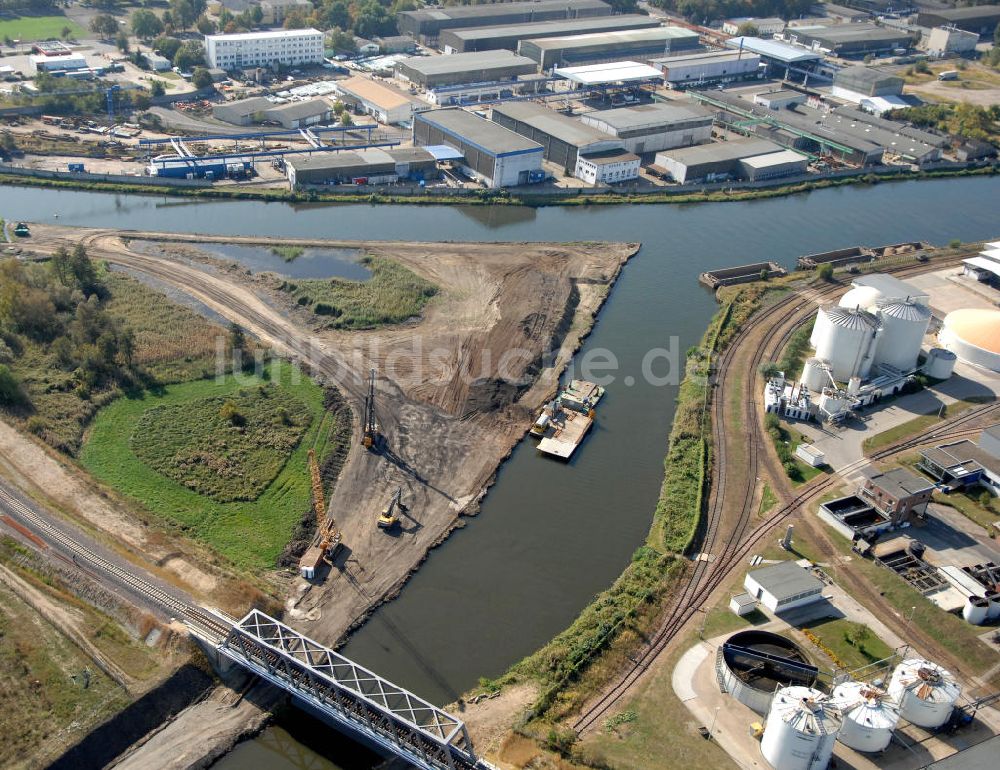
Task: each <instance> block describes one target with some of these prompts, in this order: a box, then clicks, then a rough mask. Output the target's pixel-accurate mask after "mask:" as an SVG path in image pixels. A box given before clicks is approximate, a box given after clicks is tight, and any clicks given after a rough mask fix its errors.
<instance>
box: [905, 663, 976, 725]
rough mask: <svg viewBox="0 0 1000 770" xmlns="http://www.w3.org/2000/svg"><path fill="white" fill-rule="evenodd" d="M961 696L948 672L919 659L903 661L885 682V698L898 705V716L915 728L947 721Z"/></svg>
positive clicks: (957, 686) (956, 684)
mask: <svg viewBox="0 0 1000 770" xmlns="http://www.w3.org/2000/svg"><path fill="white" fill-rule="evenodd" d="M961 693H962V688H961V687H959V685H958V683H957V682H956V681H955V679H954V677H952V675H951V674H950V673H949V672H948V671H946V670H945V669H943V668H941V666H939V665H937V664H936V663H930V662H929V661H926V660H923V659H921V658H913V659H911V660H904V661H903V662H902V663H900V664H899V665H898V666H896V670H895V671H893V672H892V679H890V680H889V696H890V697H892V698H894V699H895V700H896V701H897V702H898V703H899V714H900V716H901V717H903V719H905V720H907V721H908V722H912V723H913V724H915V725H917V726H918V727H929V728H934V727H940V726H941V725H943V724H944V723H945V722H947V721H948V718H949V717H950V716H951V712H952V709H953V708H954V707H955V701H956V700H958V696H959V695H960V694H961Z"/></svg>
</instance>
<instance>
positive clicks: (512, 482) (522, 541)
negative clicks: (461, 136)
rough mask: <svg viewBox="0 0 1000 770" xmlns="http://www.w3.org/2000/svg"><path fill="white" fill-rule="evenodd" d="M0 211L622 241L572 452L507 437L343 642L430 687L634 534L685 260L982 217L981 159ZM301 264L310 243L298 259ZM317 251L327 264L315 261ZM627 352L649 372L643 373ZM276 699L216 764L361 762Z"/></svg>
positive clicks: (294, 230) (646, 515)
mask: <svg viewBox="0 0 1000 770" xmlns="http://www.w3.org/2000/svg"><path fill="white" fill-rule="evenodd" d="M56 215H58V217H57V218H56ZM0 216H3V217H4V218H6V219H8V220H16V219H27V220H29V221H52V222H56V223H59V224H67V225H85V226H108V227H120V228H134V229H150V230H166V231H176V232H200V233H211V234H221V235H228V234H231V235H261V236H275V237H278V236H297V237H324V238H344V239H405V240H426V241H436V240H456V241H460V240H475V241H528V240H542V241H544V240H552V241H566V240H590V241H598V240H635V241H641V242H642V244H643V246H642V249H641V250H640V252H639V253H638V255H637V256H636V257H634V258H633V260H632V261H631V262H630V263H629V264H628V266H627V267H626V268H625V269H624V271H623V272H622V275H621V277H620V279H619V281H618V283H617V285H616V286H615V288H614V290H613V291H612V293H611V296H610V298H609V300H608V303H607V304H606V306H605V308H604V310H603V311H602V313H601V315H600V318H599V320H598V322H597V324H596V325H595V327H594V330H593V333H592V334H591V336H590V337H589V338H588V339H587V341H586V343H585V346H584V348H583V350H582V351H581V353H580V355H579V356H578V357H577V362H576V365H577V367H578V371H580V369H579V365H580V362H581V361H582V360H583V359H584V358H590V357H592V356H594V355H596V353H597V352H599V351H604V352H603V353H602V355H603V356H605V358H604V360H608V356H610V357H611V359H612V360H614V361H615V362H616V366H615V368H614V371H613V372H612V374H613V376H614V381H613V382H612V383H611V384H610V385H609V387H608V395H607V396H606V400H605V401H604V402H602V404H601V407H600V409H599V413H598V420H597V425H596V426H595V430H594V431H593V432H592V434H591V435H590V436H589V437H588V438H587V441H586V442H585V444H584V445H583V447H581V450H580V452H578V453H577V457H575V458H574V460H573V462H572V463H569V464H566V465H561V464H557V463H553V462H549V461H545V460H543V459H541V458H539V457H537V455H536V453H535V452H534V448H533V445H531V444H529V443H527V442H525V443H522V444H521V445H520V446H519V447H518V448H517V449H516V450H515V452H514V454H513V456H512V457H511V458H510V460H508V461H507V462H506V463H505V464H504V466H503V467H502V468H501V469H500V472H499V474H498V477H497V482H496V484H495V485H494V486H493V487H492V489H491V490H490V492H489V494H488V495H487V497H486V499H485V500H484V503H483V506H482V510H481V512H480V515H479V516H477V517H474V518H472V519H469V520H468V523H467V526H466V527H465V528H463V529H461V530H459V531H457V532H455V533H454V534H453V535H452V536H451V537H450V538H449V539H448V540H447V541H446V542H445V543H444V544H443V545H442V546H440V547H439V548H437V549H436V550H434V551H433V552H432V553H431V555H430V557H429V558H428V560H427V562H426V563H425V564H424V565H423V566H422V567H421V569H420V571H419V572H418V573H417V574H416V575H415V576H414V577H413V578H412V579H411V580H410V581H409V583H408V584H407V585H406V587H405V588H404V589H403V591H402V593H401V595H400V596H399V597H398V598H397V599H396V600H394V601H393V602H392V603H390V604H388V605H386V606H385V607H383V608H382V609H380V610H379V611H377V612H376V613H375V614H374V615H373V616H372V618H371V619H370V620H369V621H368V623H367V624H366V625H365V626H364V627H363V628H362V629H361V630H360V631H358V632H357V633H356V634H355V635H354V636H353V637H352V638H351V640H350V641H349V642H348V644H347V645H346V649H345V653H346V654H347V655H349V656H351V657H352V658H354V659H356V660H358V661H359V662H360V663H362V664H364V665H367V666H369V667H371V668H373V669H374V670H376V671H378V672H379V673H381V674H383V675H385V676H387V677H388V678H390V679H392V680H394V681H396V682H397V683H399V684H402V685H404V686H406V687H408V688H410V689H412V690H413V691H414V692H416V693H418V694H420V695H422V696H423V697H426V698H428V699H429V700H431V701H433V702H435V703H438V704H446V703H448V702H449V701H452V700H454V699H455V697H457V695H458V694H459V693H461V692H463V691H464V690H466V689H468V688H469V687H471V686H473V685H474V684H475V683H476V681H477V679H478V678H479V677H483V676H485V677H492V676H496V675H498V674H500V673H502V672H503V671H504V670H505V669H506V668H507V667H508V666H509V665H511V664H512V663H514V662H515V661H517V660H519V659H520V658H522V657H523V656H525V655H527V654H529V653H531V652H532V651H533V650H535V649H537V648H538V647H539V646H540V645H541V644H543V643H544V642H545V640H547V639H549V638H551V637H552V636H553V635H554V634H556V633H558V632H559V631H560V630H562V629H563V628H565V627H566V626H567V625H568V624H569V623H570V622H571V621H572V619H573V618H574V617H575V616H576V614H577V613H578V612H579V610H580V609H581V608H582V607H583V606H584V605H585V604H586V603H587V602H588V601H589V600H590V599H591V598H592V597H593V596H594V595H595V594H596V593H597V592H599V591H600V590H601V589H602V588H604V587H606V586H607V585H608V584H610V582H611V581H612V580H613V579H614V577H615V576H616V575H617V574H618V573H619V572H620V571H621V569H622V568H623V567H624V565H625V564H626V563H627V562H628V559H629V557H630V555H631V553H632V552H633V551H634V549H635V548H636V547H637V546H638V545H640V544H641V542H642V539H643V537H644V535H645V533H646V530H647V528H648V525H649V521H650V517H651V513H652V510H653V507H654V505H655V501H656V497H657V494H658V491H659V485H660V481H661V478H662V458H663V455H664V450H665V445H666V437H667V434H668V432H669V426H670V420H671V417H672V414H673V400H674V397H675V395H676V384H670V383H671V382H673V383H676V377H672V376H671V374H677V372H676V370H675V371H674V372H673V373H672V372H671V371H670V369H671V363H672V362H677V364H679V363H680V362H682V361H683V358H684V352H685V351H686V350H687V348H688V347H690V346H691V345H693V344H695V343H696V342H697V340H698V338H699V337H700V335H701V332H702V330H703V329H704V327H705V325H706V323H707V321H708V319H709V317H710V316H711V314H712V313H713V312H714V308H715V303H714V301H713V299H712V296H711V294H709V293H708V292H707V291H705V290H703V289H701V287H700V286H699V285H698V283H697V277H698V274H699V273H700V272H701V271H703V270H706V269H711V268H716V267H724V266H730V265H735V264H740V263H745V262H755V261H761V260H768V259H771V260H775V261H778V262H780V263H783V264H785V265H786V266H789V267H790V266H792V265H793V264H794V258H795V257H796V256H798V255H801V254H806V253H810V252H817V251H823V250H826V249H834V248H839V247H843V246H850V245H854V244H859V243H860V244H866V245H881V244H887V243H895V242H900V241H910V240H927V241H931V242H932V243H936V244H943V243H947V242H948V241H949V240H951V239H952V238H960V239H962V240H974V239H983V238H995V237H1000V178H974V179H952V180H937V181H927V182H905V183H898V184H895V183H894V184H885V183H883V184H879V185H875V186H870V187H850V188H835V189H829V190H820V191H815V192H811V193H807V194H804V195H799V196H795V197H789V198H775V199H770V200H761V201H748V202H744V203H720V204H694V205H685V206H654V205H635V206H619V207H602V206H598V207H591V208H583V207H581V208H573V207H568V208H559V207H554V208H543V209H528V208H514V207H499V206H498V207H461V206H456V207H417V206H367V205H350V206H328V205H306V206H294V205H289V204H280V203H257V202H248V201H232V202H230V201H219V202H206V201H189V200H177V199H169V198H160V197H155V196H149V197H147V196H127V195H109V194H101V193H85V192H71V191H46V190H36V189H18V190H14V189H11V188H2V189H0ZM227 256H230V257H232V258H234V259H239V258H240V257H239V255H238V253H235V252H230V253H228V254H227ZM258 256H259V255H258ZM331 258H332V259H334V258H335V259H337V260H341V261H343V259H344V255H339V254H338V255H332V257H331ZM292 264H294V263H292ZM321 264H322V258H321V257H317V258H314V259H311V260H310V271H311V272H313V271H315V270H316V267H317V265H321ZM248 266H251V265H249V264H248ZM279 267H280V266H279ZM257 269H260V267H259V266H258V267H257ZM337 269H342V268H337V267H336V266H335V265H333V264H331V265H330V271H331V272H330V274H339V273H337V272H336V271H337ZM320 272H321V271H320ZM655 349H658V352H656V350H655ZM651 351H654V352H653V353H651ZM644 362H645V363H646V364H647V365H649V366H647V368H649V369H650V372H651V374H652V375H653V377H655V378H657V379H659V380H663V381H666V382H667V384H662V383H661V382H652V381H650V378H649V377H647V376H644V374H643V368H644V367H643V365H644ZM650 362H652V363H651V365H650ZM290 713H291V714H292V716H286V717H284V718H283V720H282V721H281V722H280V725H279V726H278V727H276V728H274V729H273V730H271V731H268V732H266V733H265V734H264V735H263V736H261V738H259V739H258V740H256V741H251V742H249V743H247V744H244V745H243V746H241V747H240V748H239V749H238V750H237V751H235V752H233V753H232V754H231V755H230V756H229V757H227V758H225V759H223V760H222V761H221V762H220V763H219V764H218V766H219V767H223V768H227V770H229V769H230V768H244V767H250V768H265V767H267V768H291V767H302V766H306V765H308V766H311V767H312V766H315V767H324V766H325V767H335V766H342V767H345V768H352V770H353V769H355V768H367V767H371V766H372V762H373V761H374V760H371V761H370V760H369V759H367V758H366V757H367V755H364V754H363V752H362V753H360V754H358V753H354V752H352V751H349V750H346V749H345V748H344V744H343V743H342V742H339V741H338V742H335V743H334V742H331V741H330V740H329V739H328V738H327V737H325V736H326V735H327V731H326V730H325V729H323V728H320V727H318V726H317V725H315V723H313V722H311V721H310V720H308V718H306V717H305V716H301V717H300V716H299V715H298V712H290ZM303 744H305V745H303ZM324 762H327V763H329V762H334V763H338V764H336V765H334V764H323V763H324Z"/></svg>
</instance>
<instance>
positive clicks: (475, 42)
mask: <svg viewBox="0 0 1000 770" xmlns="http://www.w3.org/2000/svg"><path fill="white" fill-rule="evenodd" d="M659 26H660V24H659V22H657V21H656V20H655V19H651V18H650V17H649V16H641V15H620V16H595V17H591V18H584V19H569V20H566V21H542V22H538V23H536V24H512V25H510V26H501V27H471V28H468V29H455V30H448V31H446V32H443V33H442V34H441V40H440V44H441V48H442V49H443V50H444V52H445V53H446V54H452V53H466V52H468V51H490V50H494V49H497V48H506V49H508V50H510V51H516V50H517V46H518V43H520V42H521V41H522V40H534V39H541V38H546V37H563V36H567V35H583V34H588V33H597V32H614V31H617V30H626V29H652V28H654V27H659Z"/></svg>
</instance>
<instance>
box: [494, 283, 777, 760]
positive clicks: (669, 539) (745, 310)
mask: <svg viewBox="0 0 1000 770" xmlns="http://www.w3.org/2000/svg"><path fill="white" fill-rule="evenodd" d="M774 288H776V287H774V286H771V285H768V284H763V283H757V284H750V285H747V286H741V287H734V288H733V289H725V290H723V291H721V292H720V294H719V299H720V301H721V302H722V307H721V308H720V309H719V311H718V312H717V313H716V314H715V316H714V317H713V319H712V321H711V323H710V324H709V327H708V329H707V330H706V332H705V334H704V336H703V338H702V341H701V344H700V345H699V346H698V347H696V348H692V349H691V350H690V351H688V355H687V365H686V374H685V378H684V381H683V383H682V384H681V387H680V389H679V392H678V396H677V405H676V411H675V414H674V420H673V426H672V428H671V432H670V438H669V441H668V448H667V453H666V458H665V460H664V479H663V484H662V487H661V490H660V495H659V498H658V500H657V505H656V508H655V510H654V512H653V521H652V524H651V527H650V530H649V533H648V535H647V538H646V543H645V544H644V545H643V546H642V547H640V548H639V549H637V550H636V552H635V554H633V557H632V560H631V562H630V563H629V565H628V566H627V567H626V569H625V570H624V572H623V573H622V574H621V575H620V576H619V577H618V579H617V580H616V581H615V583H614V584H613V585H612V586H611V587H610V588H609V589H608V590H606V591H604V592H602V593H601V594H599V595H598V596H597V597H596V599H595V600H594V601H593V602H592V603H591V604H590V605H589V606H588V607H586V608H585V609H584V610H583V612H581V614H580V616H579V617H578V618H577V619H576V621H574V623H573V624H572V625H571V626H570V627H569V628H567V629H566V630H565V631H563V632H562V633H561V634H559V635H558V636H557V637H556V638H555V639H553V640H552V641H551V642H549V643H548V644H547V645H545V646H544V647H543V648H541V649H540V650H538V651H537V652H535V653H534V654H533V655H531V656H529V657H528V658H525V659H524V660H522V661H521V662H519V663H518V664H516V665H515V666H514V667H512V668H511V670H510V671H509V672H508V673H507V674H505V675H504V676H503V677H502V678H500V679H499V680H496V681H488V682H487V681H484V682H483V683H482V684H483V686H484V689H496V688H497V687H502V686H504V685H507V684H511V683H514V682H518V681H523V680H532V681H534V682H536V683H537V684H538V685H540V696H539V697H538V699H537V700H536V701H535V703H534V704H533V705H532V708H531V709H530V711H529V714H528V716H527V718H526V719H525V720H523V722H522V723H521V724H520V725H519V726H518V727H517V730H518V732H519V733H521V734H522V735H524V736H527V737H530V738H532V739H534V740H535V741H537V742H538V744H540V745H542V746H545V747H547V748H548V749H550V750H553V751H555V752H557V753H560V754H562V755H564V756H571V757H572V758H573V759H574V760H579V761H584V762H585V763H586V758H584V757H580V756H577V754H576V753H575V752H574V747H573V742H574V740H575V738H574V736H573V735H572V734H571V733H567V732H564V731H562V730H561V729H559V728H557V727H556V725H557V723H558V722H559V720H560V719H562V718H563V717H565V716H567V715H569V714H572V713H574V712H575V711H578V710H579V709H580V707H581V706H582V704H583V703H584V702H585V701H586V700H587V699H588V698H589V697H591V696H592V695H593V694H594V693H596V692H598V691H599V690H600V688H601V687H602V686H604V684H605V683H606V682H607V681H608V679H609V678H610V677H612V676H613V675H614V672H615V671H618V670H620V669H621V667H622V666H624V665H625V664H626V663H627V661H628V658H629V657H630V656H631V655H632V654H634V651H635V650H636V649H637V648H638V647H639V646H640V645H641V644H642V643H643V642H644V640H646V639H648V636H649V634H650V633H651V632H652V629H653V627H654V625H655V623H656V621H657V618H658V617H659V615H660V613H661V612H662V610H663V607H664V602H666V601H668V597H669V595H670V592H671V590H672V589H673V588H674V587H675V586H676V585H677V582H678V580H679V579H680V578H681V577H682V576H683V574H684V573H685V571H686V570H687V569H688V568H689V562H688V560H687V559H686V558H685V557H684V554H685V553H686V552H687V551H689V549H690V548H691V546H692V543H693V541H694V539H695V537H696V533H697V530H698V526H699V523H700V520H701V515H702V510H703V507H704V495H705V491H706V474H707V472H708V469H709V467H710V463H711V453H710V437H711V425H710V413H709V403H710V402H709V386H708V382H709V375H710V372H711V369H712V367H713V365H714V357H715V355H716V354H717V353H718V351H720V350H721V349H723V348H724V347H725V345H727V344H729V343H730V342H731V341H732V340H733V338H734V337H735V335H736V334H737V333H738V331H739V328H740V327H741V325H742V324H743V323H745V322H746V320H747V319H748V318H749V316H750V315H751V314H752V313H753V312H754V311H755V310H757V309H758V308H759V307H761V305H762V304H763V302H764V301H765V299H766V298H767V296H768V293H769V292H770V291H771V290H772V289H774ZM612 716H613V715H612ZM614 729H627V728H625V727H624V726H623V725H622V724H618V725H615V728H614Z"/></svg>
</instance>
